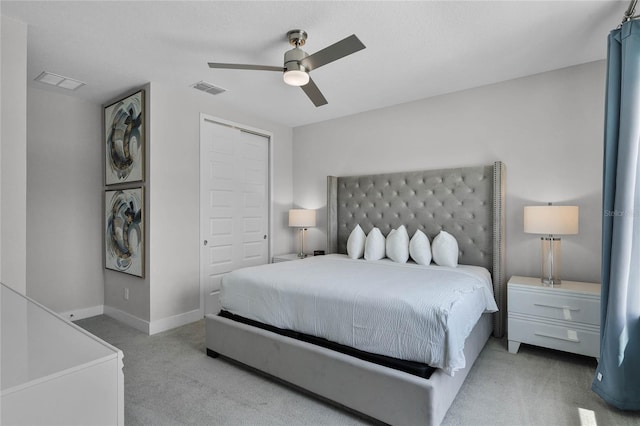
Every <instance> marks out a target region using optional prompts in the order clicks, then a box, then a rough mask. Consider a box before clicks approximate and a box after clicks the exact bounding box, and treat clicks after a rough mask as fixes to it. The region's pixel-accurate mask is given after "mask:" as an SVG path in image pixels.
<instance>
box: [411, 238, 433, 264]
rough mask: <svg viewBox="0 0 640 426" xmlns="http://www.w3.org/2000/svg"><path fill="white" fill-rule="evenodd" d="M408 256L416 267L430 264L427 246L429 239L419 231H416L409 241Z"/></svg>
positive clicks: (429, 246) (429, 249)
mask: <svg viewBox="0 0 640 426" xmlns="http://www.w3.org/2000/svg"><path fill="white" fill-rule="evenodd" d="M409 254H410V255H411V258H412V259H413V261H414V262H416V263H417V264H418V265H430V264H431V244H429V237H427V235H426V234H425V233H424V232H422V231H421V230H419V229H416V232H415V233H414V234H413V237H411V241H409Z"/></svg>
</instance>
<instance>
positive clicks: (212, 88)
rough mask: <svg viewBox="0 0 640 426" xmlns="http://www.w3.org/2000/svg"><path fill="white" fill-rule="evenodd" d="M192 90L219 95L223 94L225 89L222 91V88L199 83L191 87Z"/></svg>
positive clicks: (203, 82) (204, 82)
mask: <svg viewBox="0 0 640 426" xmlns="http://www.w3.org/2000/svg"><path fill="white" fill-rule="evenodd" d="M191 87H193V88H194V89H198V90H201V91H203V92H207V93H209V94H211V95H219V94H220V93H224V92H226V91H227V89H223V88H222V87H218V86H214V85H213V84H211V83H207V82H206V81H199V82H197V83H194V84H192V85H191Z"/></svg>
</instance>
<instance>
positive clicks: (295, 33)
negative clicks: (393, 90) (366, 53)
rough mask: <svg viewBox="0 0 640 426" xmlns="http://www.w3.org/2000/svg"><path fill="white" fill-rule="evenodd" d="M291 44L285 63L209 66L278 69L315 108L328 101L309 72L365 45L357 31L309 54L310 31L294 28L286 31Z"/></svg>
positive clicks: (215, 63)
mask: <svg viewBox="0 0 640 426" xmlns="http://www.w3.org/2000/svg"><path fill="white" fill-rule="evenodd" d="M287 38H288V39H289V44H290V45H292V46H293V49H291V50H289V51H287V52H285V54H284V66H282V67H277V66H270V65H249V64H221V63H217V62H209V67H210V68H226V69H237V70H256V71H279V72H282V73H284V74H283V79H284V82H285V83H287V84H289V85H291V86H300V87H301V88H302V90H303V91H304V93H306V94H307V96H308V97H309V99H311V102H313V104H314V105H315V106H316V107H319V106H322V105H326V104H327V100H326V99H325V97H324V96H323V95H322V92H320V89H318V86H316V84H315V83H314V82H313V80H312V79H311V77H310V76H309V72H310V71H313V70H314V69H316V68H320V67H321V66H323V65H326V64H328V63H330V62H333V61H335V60H338V59H340V58H344V57H345V56H348V55H351V54H352V53H355V52H357V51H359V50H362V49H364V48H365V45H364V44H362V42H361V41H360V40H359V39H358V37H356V35H355V34H353V35H350V36H349V37H347V38H344V39H342V40H340V41H339V42H337V43H334V44H332V45H331V46H328V47H325V48H324V49H322V50H320V51H318V52H316V53H314V54H312V55H309V54H308V53H307V52H305V51H304V50H302V49H301V47H302V46H304V44H305V43H306V41H307V33H306V32H305V31H303V30H291V31H289V32H288V33H287Z"/></svg>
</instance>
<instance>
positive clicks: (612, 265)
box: [592, 21, 640, 410]
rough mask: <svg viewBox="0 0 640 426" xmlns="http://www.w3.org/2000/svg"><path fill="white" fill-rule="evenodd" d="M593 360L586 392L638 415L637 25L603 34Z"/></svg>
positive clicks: (639, 49)
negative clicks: (598, 288) (596, 349)
mask: <svg viewBox="0 0 640 426" xmlns="http://www.w3.org/2000/svg"><path fill="white" fill-rule="evenodd" d="M607 61H608V63H607V97H606V105H605V136H604V175H603V187H602V207H603V219H602V302H601V330H600V360H599V362H598V368H597V370H596V377H595V378H594V380H593V385H592V389H593V390H594V391H595V392H596V393H597V394H598V395H600V397H602V399H604V400H605V401H607V402H608V403H610V404H612V405H614V406H616V407H618V408H620V409H623V410H640V168H639V164H638V163H639V162H638V160H639V158H638V155H639V153H640V152H639V149H640V21H629V22H627V23H625V24H624V25H623V26H622V27H621V28H619V29H616V30H614V31H612V32H611V34H610V35H609V46H608V58H607Z"/></svg>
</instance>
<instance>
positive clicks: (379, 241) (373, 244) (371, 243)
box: [364, 228, 385, 260]
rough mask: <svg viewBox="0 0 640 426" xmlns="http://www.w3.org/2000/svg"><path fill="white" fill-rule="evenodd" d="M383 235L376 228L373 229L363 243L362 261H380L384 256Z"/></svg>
mask: <svg viewBox="0 0 640 426" xmlns="http://www.w3.org/2000/svg"><path fill="white" fill-rule="evenodd" d="M384 246H385V239H384V235H382V232H380V230H379V229H378V228H373V229H372V230H371V232H369V235H367V239H366V241H365V242H364V259H365V260H380V259H382V258H383V257H384V256H385V247H384Z"/></svg>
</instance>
